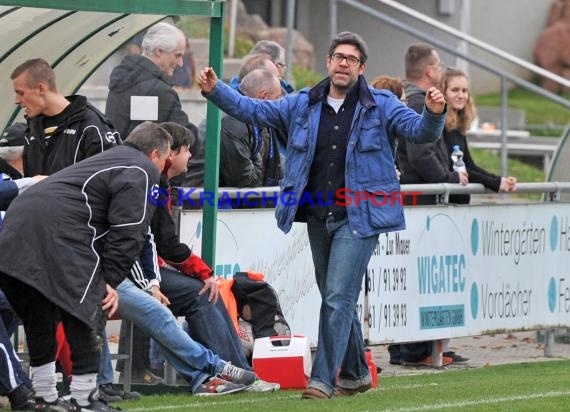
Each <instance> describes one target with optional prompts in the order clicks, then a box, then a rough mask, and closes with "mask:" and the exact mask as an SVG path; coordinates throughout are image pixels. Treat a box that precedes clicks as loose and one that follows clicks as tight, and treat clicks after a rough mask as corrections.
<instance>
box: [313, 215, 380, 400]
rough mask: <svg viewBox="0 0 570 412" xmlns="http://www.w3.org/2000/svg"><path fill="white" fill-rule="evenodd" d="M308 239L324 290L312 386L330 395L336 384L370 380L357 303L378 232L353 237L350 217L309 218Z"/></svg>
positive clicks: (351, 385) (355, 385) (350, 385)
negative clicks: (372, 234)
mask: <svg viewBox="0 0 570 412" xmlns="http://www.w3.org/2000/svg"><path fill="white" fill-rule="evenodd" d="M307 232H308V235H309V243H310V245H311V252H312V255H313V263H314V265H315V276H316V281H317V286H318V288H319V292H320V294H321V299H322V302H321V310H320V314H319V341H318V344H317V352H316V355H315V361H314V363H313V369H312V373H311V379H310V381H309V387H313V388H317V389H320V390H321V391H323V392H325V393H326V394H327V395H329V396H332V395H333V394H334V392H335V387H336V385H337V384H336V375H337V372H338V369H339V368H340V375H339V379H338V386H341V387H343V388H350V389H354V388H358V387H360V386H362V385H365V384H368V383H371V382H372V379H371V376H370V372H369V369H368V366H367V364H366V357H365V353H364V338H363V336H362V329H361V325H360V321H359V320H358V313H357V307H356V304H357V301H358V295H359V293H360V288H361V286H362V279H363V275H364V272H365V271H366V267H367V266H368V262H369V260H370V257H371V256H372V252H373V251H374V247H375V246H376V243H377V242H378V235H374V236H370V237H366V238H363V239H358V238H354V237H353V236H352V234H351V231H350V227H349V225H348V219H347V218H344V219H342V220H339V221H335V220H334V216H332V215H331V216H328V217H327V218H326V219H319V218H315V217H309V219H308V221H307Z"/></svg>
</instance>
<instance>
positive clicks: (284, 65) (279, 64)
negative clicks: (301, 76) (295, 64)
mask: <svg viewBox="0 0 570 412" xmlns="http://www.w3.org/2000/svg"><path fill="white" fill-rule="evenodd" d="M275 65H276V66H277V67H279V68H280V69H282V70H287V65H286V64H285V63H281V62H277V63H275Z"/></svg>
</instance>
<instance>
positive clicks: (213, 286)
mask: <svg viewBox="0 0 570 412" xmlns="http://www.w3.org/2000/svg"><path fill="white" fill-rule="evenodd" d="M203 282H204V287H203V288H202V289H200V292H198V295H202V294H204V293H206V292H208V293H209V296H208V302H213V303H216V302H217V301H218V296H219V293H220V292H219V291H218V282H216V280H215V279H214V277H213V276H211V277H209V278H208V279H205V280H203Z"/></svg>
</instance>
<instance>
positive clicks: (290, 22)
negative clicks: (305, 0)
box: [285, 0, 295, 82]
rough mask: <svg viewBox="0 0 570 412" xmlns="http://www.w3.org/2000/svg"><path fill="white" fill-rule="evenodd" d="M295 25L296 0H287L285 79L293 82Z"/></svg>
mask: <svg viewBox="0 0 570 412" xmlns="http://www.w3.org/2000/svg"><path fill="white" fill-rule="evenodd" d="M294 26H295V0H287V45H286V46H287V47H286V48H285V63H286V64H287V70H286V71H285V80H287V81H288V82H291V78H292V75H291V74H292V70H293V34H294V32H293V31H294V30H295V28H294Z"/></svg>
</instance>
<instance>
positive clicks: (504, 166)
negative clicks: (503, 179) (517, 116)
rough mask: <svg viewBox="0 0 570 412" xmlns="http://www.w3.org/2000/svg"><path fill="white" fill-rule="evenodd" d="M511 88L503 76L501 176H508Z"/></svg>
mask: <svg viewBox="0 0 570 412" xmlns="http://www.w3.org/2000/svg"><path fill="white" fill-rule="evenodd" d="M508 110H509V90H508V88H507V79H505V77H504V76H501V176H507V172H508V158H509V149H508V147H507V143H508V141H507V130H508V129H509V128H508V126H509V125H508V122H509V120H508Z"/></svg>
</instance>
